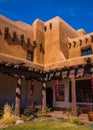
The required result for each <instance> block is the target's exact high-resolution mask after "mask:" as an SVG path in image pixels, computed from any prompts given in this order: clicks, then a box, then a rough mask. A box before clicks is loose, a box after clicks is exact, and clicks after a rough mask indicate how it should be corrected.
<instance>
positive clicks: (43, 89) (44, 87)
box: [42, 82, 46, 109]
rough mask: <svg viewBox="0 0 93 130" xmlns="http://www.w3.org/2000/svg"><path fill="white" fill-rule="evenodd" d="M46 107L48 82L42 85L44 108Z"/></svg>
mask: <svg viewBox="0 0 93 130" xmlns="http://www.w3.org/2000/svg"><path fill="white" fill-rule="evenodd" d="M44 108H46V83H45V82H43V86H42V109H44Z"/></svg>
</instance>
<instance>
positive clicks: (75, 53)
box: [69, 33, 93, 58]
mask: <svg viewBox="0 0 93 130" xmlns="http://www.w3.org/2000/svg"><path fill="white" fill-rule="evenodd" d="M91 35H93V33H90V34H87V35H83V36H80V37H79V38H73V39H69V43H71V48H69V58H75V57H80V56H82V55H81V50H82V49H86V48H88V47H91V48H92V50H93V44H92V43H93V42H92V41H91ZM86 38H87V39H88V40H87V43H86ZM80 40H81V41H82V43H81V45H80ZM73 41H75V42H76V45H75V46H74V43H73Z"/></svg>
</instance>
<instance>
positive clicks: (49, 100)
mask: <svg viewBox="0 0 93 130" xmlns="http://www.w3.org/2000/svg"><path fill="white" fill-rule="evenodd" d="M46 104H47V107H48V108H53V89H52V88H51V87H47V89H46Z"/></svg>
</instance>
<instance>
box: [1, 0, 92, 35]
mask: <svg viewBox="0 0 93 130" xmlns="http://www.w3.org/2000/svg"><path fill="white" fill-rule="evenodd" d="M0 14H2V15H4V16H6V17H8V18H9V19H11V20H14V21H23V22H26V23H28V24H32V23H33V22H34V20H35V19H37V18H39V19H41V20H43V21H47V20H49V19H51V18H53V17H55V16H60V17H61V18H62V19H64V20H65V21H66V22H67V23H68V24H70V25H71V26H72V27H73V28H74V29H76V30H77V29H80V28H83V29H84V30H85V31H86V32H87V33H90V32H93V0H0Z"/></svg>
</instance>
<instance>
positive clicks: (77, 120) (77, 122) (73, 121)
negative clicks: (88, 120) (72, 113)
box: [69, 117, 81, 125]
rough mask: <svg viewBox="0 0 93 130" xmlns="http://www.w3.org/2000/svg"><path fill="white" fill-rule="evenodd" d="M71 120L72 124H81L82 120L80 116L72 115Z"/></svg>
mask: <svg viewBox="0 0 93 130" xmlns="http://www.w3.org/2000/svg"><path fill="white" fill-rule="evenodd" d="M69 122H70V123H72V124H77V125H79V124H80V122H81V121H80V119H79V118H78V117H71V118H69Z"/></svg>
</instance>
